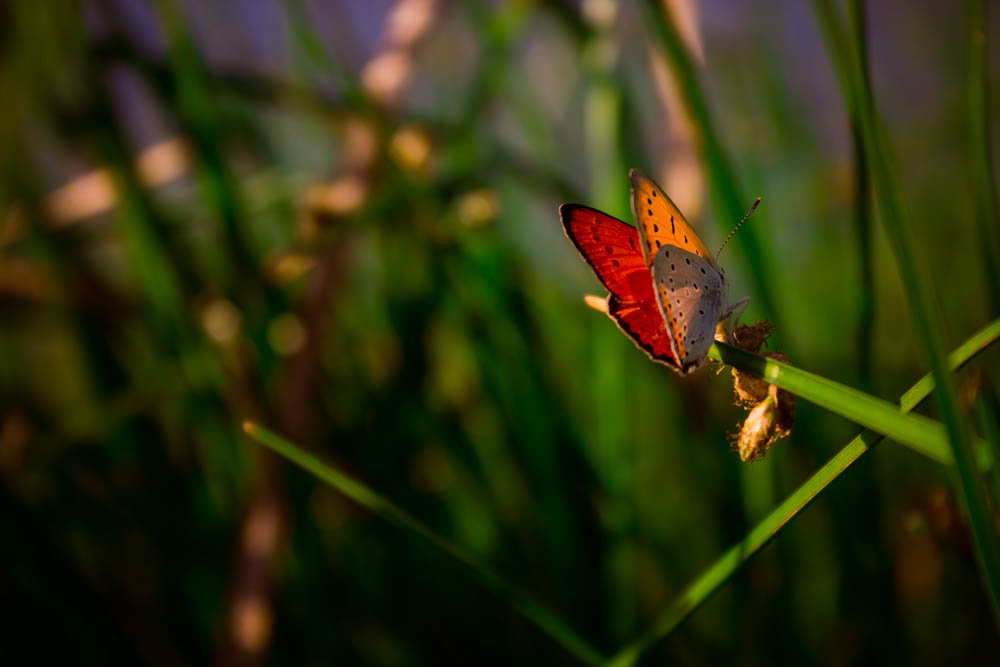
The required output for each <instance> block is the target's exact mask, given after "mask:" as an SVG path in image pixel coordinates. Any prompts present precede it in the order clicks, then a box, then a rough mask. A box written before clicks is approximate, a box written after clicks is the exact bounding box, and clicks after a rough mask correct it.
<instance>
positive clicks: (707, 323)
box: [653, 246, 729, 373]
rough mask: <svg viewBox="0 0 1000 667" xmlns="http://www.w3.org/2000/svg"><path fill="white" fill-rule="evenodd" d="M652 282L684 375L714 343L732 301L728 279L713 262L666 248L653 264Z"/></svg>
mask: <svg viewBox="0 0 1000 667" xmlns="http://www.w3.org/2000/svg"><path fill="white" fill-rule="evenodd" d="M653 283H654V286H655V292H656V297H657V303H658V304H659V306H660V312H661V313H662V315H663V319H664V322H665V323H666V326H667V331H668V333H669V335H670V348H671V352H672V353H673V356H674V358H675V359H676V360H677V366H678V368H680V370H681V371H682V372H685V373H686V372H689V371H692V370H694V369H695V368H697V367H698V366H699V365H700V364H701V362H702V361H704V359H705V355H706V354H707V353H708V348H709V347H711V345H712V341H713V340H715V327H716V324H717V323H718V321H719V319H720V317H722V313H723V309H724V308H725V305H726V301H727V299H728V298H729V295H728V291H729V289H728V284H727V281H726V277H725V276H724V275H723V274H722V272H721V271H719V270H718V268H717V267H716V265H715V263H714V262H708V261H707V260H705V258H703V257H701V256H700V255H696V254H694V253H692V252H689V251H687V250H684V249H682V248H677V247H673V246H665V247H663V248H661V249H660V251H659V252H657V254H656V257H655V259H654V261H653Z"/></svg>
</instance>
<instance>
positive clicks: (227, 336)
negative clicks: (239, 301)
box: [201, 299, 241, 345]
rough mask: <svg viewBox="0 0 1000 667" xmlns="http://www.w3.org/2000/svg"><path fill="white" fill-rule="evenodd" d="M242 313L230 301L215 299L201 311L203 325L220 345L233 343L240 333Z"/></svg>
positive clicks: (210, 336) (209, 335) (206, 331)
mask: <svg viewBox="0 0 1000 667" xmlns="http://www.w3.org/2000/svg"><path fill="white" fill-rule="evenodd" d="M240 320H241V316H240V311H239V310H237V309H236V306H234V305H233V303H232V302H231V301H229V300H228V299H213V300H212V301H210V302H209V303H208V305H207V306H205V308H204V309H203V310H202V311H201V325H202V326H203V327H204V328H205V333H207V334H208V337H209V338H211V339H212V340H213V341H215V342H216V343H218V344H220V345H225V344H226V343H231V342H232V341H233V340H234V339H235V338H236V335H237V334H238V333H239V332H240Z"/></svg>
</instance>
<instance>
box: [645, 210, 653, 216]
mask: <svg viewBox="0 0 1000 667" xmlns="http://www.w3.org/2000/svg"><path fill="white" fill-rule="evenodd" d="M646 215H648V216H649V217H651V218H652V217H653V209H651V208H647V209H646Z"/></svg>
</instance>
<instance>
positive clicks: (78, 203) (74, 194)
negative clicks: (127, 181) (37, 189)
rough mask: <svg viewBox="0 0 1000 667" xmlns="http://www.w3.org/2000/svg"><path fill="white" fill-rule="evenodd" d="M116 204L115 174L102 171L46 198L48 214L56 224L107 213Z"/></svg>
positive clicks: (66, 186) (92, 173)
mask: <svg viewBox="0 0 1000 667" xmlns="http://www.w3.org/2000/svg"><path fill="white" fill-rule="evenodd" d="M115 201H116V195H115V188H114V185H113V184H112V182H111V175H110V174H109V173H108V172H107V170H105V169H98V170H96V171H92V172H90V173H88V174H85V175H83V176H81V177H79V178H77V179H75V180H73V181H70V182H69V183H67V184H66V185H64V186H62V187H61V188H58V189H56V190H53V191H52V192H51V193H50V194H49V196H48V197H46V198H45V212H46V214H47V215H48V216H49V217H50V218H51V219H52V221H53V222H54V223H55V224H56V225H67V224H69V223H71V222H76V221H78V220H81V219H83V218H89V217H91V216H93V215H97V214H98V213H103V212H104V211H107V210H108V209H110V208H111V207H112V206H113V205H114V203H115Z"/></svg>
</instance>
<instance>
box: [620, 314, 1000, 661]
mask: <svg viewBox="0 0 1000 667" xmlns="http://www.w3.org/2000/svg"><path fill="white" fill-rule="evenodd" d="M998 338H1000V320H995V321H993V322H991V323H990V324H989V325H988V326H986V327H985V328H983V329H982V330H980V331H979V332H977V333H976V334H974V335H973V336H972V337H970V338H969V339H968V340H967V341H965V342H964V343H962V345H960V346H959V347H958V348H956V349H955V351H954V352H952V354H951V356H950V357H949V364H950V366H951V368H952V369H957V368H959V367H961V366H963V365H964V364H966V363H967V362H968V361H969V360H970V359H972V358H973V357H974V356H975V355H976V354H978V353H979V352H981V351H983V350H984V349H986V347H988V346H989V345H991V344H992V343H994V342H995V341H996V340H997V339H998ZM933 390H934V378H933V376H932V375H931V374H929V373H928V374H927V375H925V376H924V377H923V378H921V379H920V381H919V382H917V383H916V384H915V385H913V386H912V387H911V388H910V389H909V390H908V391H907V392H906V393H905V394H903V396H902V397H901V398H900V405H901V407H902V409H903V410H904V411H907V412H909V411H910V410H912V409H913V408H915V407H916V406H917V405H918V404H919V403H920V402H921V401H923V400H924V399H925V398H927V397H928V396H929V395H930V393H931V392H932V391H933ZM881 441H882V436H881V435H879V434H878V433H876V432H874V431H872V430H870V429H869V430H866V431H863V432H862V433H860V434H859V435H858V436H857V437H855V438H854V439H853V440H851V441H850V442H849V443H847V445H846V446H845V447H844V448H843V449H841V450H840V451H839V452H838V453H837V454H836V455H835V456H834V457H833V458H832V459H830V460H829V461H828V462H827V463H826V464H825V465H824V466H823V467H822V468H820V469H819V470H817V471H816V472H815V473H813V475H812V477H810V478H809V479H808V480H806V482H805V483H804V484H802V486H800V487H799V488H798V489H796V490H795V492H794V493H792V495H790V496H788V498H786V499H785V500H784V501H783V502H782V503H781V504H780V505H778V506H777V507H775V508H774V510H772V511H771V513H770V514H768V515H767V516H766V517H765V518H764V519H763V520H762V521H761V522H760V523H758V524H757V525H756V526H755V527H754V528H753V529H751V531H750V532H749V533H748V534H747V536H746V537H745V538H743V540H741V541H740V542H739V543H738V544H736V545H735V546H733V547H732V548H730V549H729V550H728V551H726V553H724V554H723V555H722V556H721V557H719V558H718V560H716V561H715V562H714V563H713V564H712V565H711V566H709V568H708V569H707V570H705V572H704V573H703V574H702V575H701V576H700V577H698V578H697V579H695V581H694V582H692V583H691V585H689V586H688V587H687V588H686V589H684V591H682V592H681V594H680V595H679V596H677V598H676V599H675V600H674V602H673V603H671V604H670V606H669V607H667V608H666V609H665V610H664V611H663V612H662V613H660V615H659V616H658V617H657V619H656V621H655V622H654V623H653V625H652V626H651V627H650V629H649V630H648V631H647V632H646V633H645V634H643V635H642V636H641V637H639V638H638V639H636V640H635V641H633V642H632V643H630V644H628V645H627V646H625V647H624V648H622V649H621V650H620V651H619V652H618V653H616V654H615V656H614V657H613V658H612V659H611V661H610V663H609V664H612V665H614V666H615V667H627V666H628V665H634V664H635V663H636V661H637V660H638V659H639V658H640V657H641V656H642V654H643V653H645V652H646V651H647V650H648V649H649V648H650V647H652V646H653V645H654V644H655V643H656V642H657V641H659V640H660V639H662V638H664V637H666V636H667V635H668V634H670V633H671V632H672V631H673V630H674V628H676V627H677V626H678V625H680V623H681V622H682V621H683V620H684V619H686V618H687V617H688V616H690V615H691V613H692V612H694V610H695V609H697V608H698V607H700V606H701V605H702V604H703V603H704V602H705V601H706V600H708V598H710V597H711V596H712V595H713V594H714V593H715V592H716V591H718V590H719V589H720V588H721V587H722V586H723V584H725V583H726V582H727V581H728V580H729V579H730V578H731V577H732V576H733V575H734V574H735V573H736V572H737V571H738V570H739V569H740V568H741V567H742V566H743V564H744V563H745V562H747V561H748V560H749V559H750V558H751V557H752V556H753V555H754V554H756V553H757V552H759V551H760V550H761V549H762V548H763V547H764V546H765V545H766V544H767V543H768V542H770V541H771V539H773V538H774V536H775V535H777V534H778V533H779V532H780V531H781V530H782V529H783V528H784V527H785V526H786V525H788V522H789V521H791V520H792V519H793V518H794V517H795V516H797V515H798V514H799V513H800V512H801V511H802V510H804V509H805V508H806V507H808V506H809V503H811V502H812V501H813V500H815V499H816V498H817V497H818V496H819V494H820V493H822V492H823V490H824V489H826V488H827V487H828V486H829V485H830V483H831V482H832V481H833V480H835V479H836V478H837V477H838V476H839V475H840V474H841V473H843V472H844V471H845V470H847V468H848V467H850V466H851V464H853V463H854V462H855V461H857V460H858V459H859V458H861V456H862V455H863V454H864V453H865V452H867V451H869V450H870V449H872V448H873V447H874V446H875V445H877V444H878V443H879V442H881Z"/></svg>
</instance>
